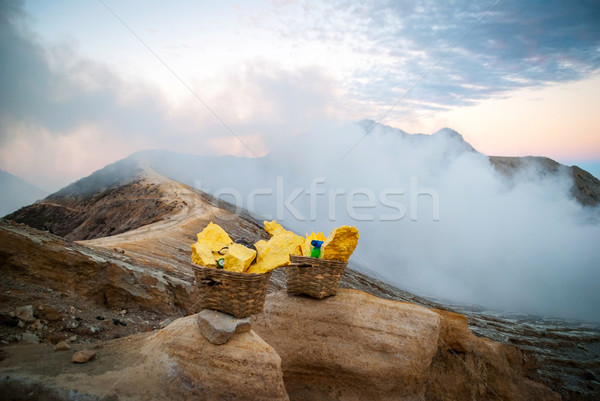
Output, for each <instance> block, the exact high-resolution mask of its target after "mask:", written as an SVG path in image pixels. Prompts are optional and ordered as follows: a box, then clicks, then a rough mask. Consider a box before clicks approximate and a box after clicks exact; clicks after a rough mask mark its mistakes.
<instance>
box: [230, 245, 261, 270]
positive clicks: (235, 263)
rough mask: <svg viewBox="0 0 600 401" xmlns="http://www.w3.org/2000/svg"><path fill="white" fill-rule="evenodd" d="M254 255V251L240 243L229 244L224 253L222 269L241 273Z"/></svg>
mask: <svg viewBox="0 0 600 401" xmlns="http://www.w3.org/2000/svg"><path fill="white" fill-rule="evenodd" d="M255 257H256V251H255V250H254V249H250V248H247V247H245V246H244V245H242V244H235V243H233V244H231V245H229V250H228V251H227V253H226V254H225V267H224V268H223V269H224V270H229V271H232V272H238V273H242V272H244V271H246V269H248V266H250V263H252V261H253V260H254V258H255Z"/></svg>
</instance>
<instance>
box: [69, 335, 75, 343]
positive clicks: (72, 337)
mask: <svg viewBox="0 0 600 401" xmlns="http://www.w3.org/2000/svg"><path fill="white" fill-rule="evenodd" d="M75 341H77V336H71V337H69V342H70V343H74V342H75Z"/></svg>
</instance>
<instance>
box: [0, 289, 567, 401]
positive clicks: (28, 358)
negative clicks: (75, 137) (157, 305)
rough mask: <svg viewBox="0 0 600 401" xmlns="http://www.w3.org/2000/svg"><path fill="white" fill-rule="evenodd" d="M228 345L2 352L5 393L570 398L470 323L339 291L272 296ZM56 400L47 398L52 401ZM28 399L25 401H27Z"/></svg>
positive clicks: (166, 343) (199, 338)
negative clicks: (77, 358)
mask: <svg viewBox="0 0 600 401" xmlns="http://www.w3.org/2000/svg"><path fill="white" fill-rule="evenodd" d="M251 325H252V330H249V331H244V332H241V333H237V334H234V335H233V337H232V338H231V339H230V340H229V341H228V342H227V343H226V344H223V345H215V344H211V343H210V342H209V341H208V340H207V339H206V338H205V337H203V335H202V334H201V332H200V328H199V326H198V320H197V316H195V315H194V316H188V317H185V318H181V319H178V320H175V321H174V322H173V323H171V324H170V325H168V326H167V327H166V328H164V329H162V330H159V331H155V332H153V333H144V334H138V335H134V336H130V337H125V338H120V339H116V340H110V341H106V342H101V343H97V344H96V345H95V346H93V345H88V346H87V348H95V349H94V351H95V358H93V359H91V360H90V361H89V362H87V363H84V364H75V363H73V362H72V359H71V358H72V354H73V353H76V352H78V351H81V350H82V349H84V348H86V346H85V345H83V344H78V345H77V347H75V349H71V350H69V352H64V351H63V352H55V351H54V350H53V348H52V347H51V346H49V345H45V344H32V345H14V346H7V347H4V348H3V349H2V351H1V352H2V355H1V356H2V357H1V358H0V377H1V379H0V393H2V394H8V392H11V393H12V394H14V395H15V396H20V395H22V396H25V395H27V397H28V399H32V400H36V399H49V398H48V396H49V395H51V396H52V398H51V399H56V400H71V399H90V400H93V399H101V398H102V399H112V400H121V399H127V400H142V399H143V400H146V399H155V400H163V399H164V400H167V399H181V400H186V399H194V400H221V399H232V400H233V399H235V400H287V399H291V400H366V399H368V400H462V399H465V400H466V399H502V400H504V401H508V400H560V397H559V396H558V394H556V393H554V392H552V391H551V390H550V389H548V388H547V387H544V386H543V385H542V384H540V383H538V382H536V381H534V379H535V377H534V373H533V372H534V369H533V366H532V363H531V362H532V361H527V360H526V359H525V357H524V355H523V354H522V353H521V352H520V351H519V350H518V349H517V348H515V347H512V346H506V345H502V344H500V343H496V342H494V341H491V340H488V339H484V338H478V337H476V336H474V335H473V334H472V333H471V332H470V331H469V329H468V326H467V321H466V318H465V317H464V316H462V315H458V314H454V313H450V312H444V311H438V310H431V309H427V308H425V307H422V306H418V305H414V304H410V303H405V302H397V301H390V300H384V299H381V298H377V297H375V296H372V295H369V294H367V293H364V292H362V291H357V290H348V289H341V290H340V291H339V293H338V295H336V296H334V297H329V298H326V299H324V300H314V299H310V298H306V297H295V296H288V295H287V294H286V293H285V292H284V291H280V292H277V293H274V294H271V295H269V296H268V298H267V303H266V307H265V311H264V313H261V314H259V315H256V316H254V317H253V318H252V323H251ZM44 397H46V398H44ZM17 398H18V397H17Z"/></svg>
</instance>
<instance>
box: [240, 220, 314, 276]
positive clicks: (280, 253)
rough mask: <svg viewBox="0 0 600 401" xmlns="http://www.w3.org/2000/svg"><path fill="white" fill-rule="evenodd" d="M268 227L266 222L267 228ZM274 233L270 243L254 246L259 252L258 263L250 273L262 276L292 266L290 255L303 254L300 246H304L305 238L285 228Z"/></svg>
mask: <svg viewBox="0 0 600 401" xmlns="http://www.w3.org/2000/svg"><path fill="white" fill-rule="evenodd" d="M272 223H273V222H272ZM275 224H277V223H275ZM266 226H267V223H266V222H265V228H266ZM279 227H281V226H279ZM274 232H275V233H276V234H275V235H273V236H272V237H271V239H269V241H267V242H265V241H262V240H261V241H258V242H257V243H256V244H254V246H255V248H256V250H257V256H256V263H255V264H253V265H251V266H250V267H249V268H248V270H247V272H248V273H258V274H262V273H266V272H268V271H271V270H273V269H276V268H278V267H281V266H287V265H289V264H290V255H300V254H301V251H300V246H301V245H302V244H304V238H302V237H301V236H299V235H297V234H294V233H293V232H291V231H287V230H285V229H283V228H281V230H279V229H275V231H274Z"/></svg>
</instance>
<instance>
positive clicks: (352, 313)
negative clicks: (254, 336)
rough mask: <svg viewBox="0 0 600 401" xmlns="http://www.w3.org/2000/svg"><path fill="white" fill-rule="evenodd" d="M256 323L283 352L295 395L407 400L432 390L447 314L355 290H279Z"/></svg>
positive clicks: (290, 388) (288, 383)
mask: <svg viewBox="0 0 600 401" xmlns="http://www.w3.org/2000/svg"><path fill="white" fill-rule="evenodd" d="M253 327H254V330H256V332H257V333H259V335H260V336H261V337H262V338H264V339H265V340H266V341H267V342H268V343H269V344H271V345H272V346H273V348H275V350H276V351H277V352H278V353H279V355H280V356H281V359H282V361H283V370H284V377H285V383H286V387H287V390H288V393H289V394H290V398H291V399H307V400H333V399H336V400H402V399H406V400H408V399H415V397H422V396H423V394H424V393H425V386H426V379H427V376H428V375H427V372H428V369H429V366H430V365H431V361H432V359H433V357H434V355H435V354H436V352H437V347H438V345H437V343H438V333H439V332H440V317H439V315H438V314H436V313H435V312H432V311H430V310H428V309H426V308H423V307H420V306H417V305H414V304H408V303H402V302H394V301H388V300H384V299H381V298H377V297H374V296H372V295H369V294H367V293H364V292H361V291H355V290H345V289H341V290H339V292H338V295H336V296H333V297H329V298H325V299H323V300H314V299H311V298H307V297H291V296H288V295H287V294H285V293H284V292H278V293H275V294H273V295H270V296H269V297H268V300H267V304H266V307H265V311H264V313H263V314H260V315H257V316H255V317H254V318H253Z"/></svg>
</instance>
